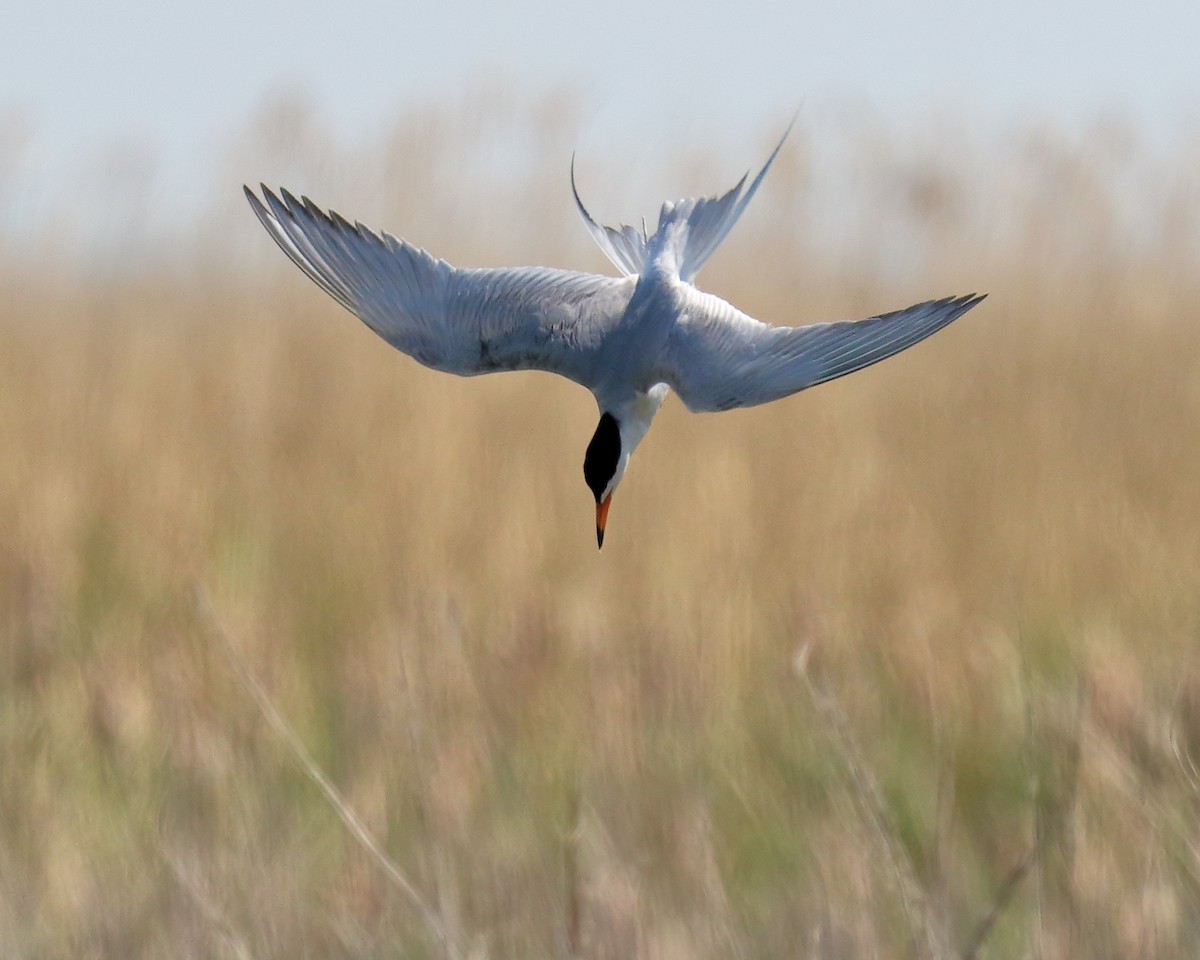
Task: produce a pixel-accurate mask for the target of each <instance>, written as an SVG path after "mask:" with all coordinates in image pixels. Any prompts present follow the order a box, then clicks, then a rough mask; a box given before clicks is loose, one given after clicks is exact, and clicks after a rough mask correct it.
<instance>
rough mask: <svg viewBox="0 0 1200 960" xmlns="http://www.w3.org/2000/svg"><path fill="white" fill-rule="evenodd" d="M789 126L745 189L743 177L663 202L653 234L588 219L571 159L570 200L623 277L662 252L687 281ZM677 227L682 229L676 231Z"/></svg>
mask: <svg viewBox="0 0 1200 960" xmlns="http://www.w3.org/2000/svg"><path fill="white" fill-rule="evenodd" d="M795 122H796V121H795V119H794V118H793V120H792V123H789V124H788V128H787V130H785V131H784V132H783V136H782V137H780V139H779V143H778V144H777V145H776V146H775V149H774V150H772V151H771V155H770V156H769V157H768V158H767V162H766V163H765V164H763V168H762V169H761V170H760V171H759V172H758V176H756V177H755V178H754V180H753V181H752V182H751V183H750V186H749V188H746V189H745V190H744V191H743V188H744V187H745V185H746V177H747V176H749V174H746V175H745V176H743V177H742V179H741V180H739V181H738V182H737V183H736V184H735V185H734V187H733V189H732V190H730V191H729V192H728V193H725V194H723V195H722V196H719V197H702V198H700V199H694V200H693V199H689V200H678V201H676V202H675V203H669V202H668V203H664V204H663V206H662V211H661V212H660V213H659V215H658V227H657V228H656V229H655V232H654V233H653V234H647V233H646V228H645V226H644V225H643V227H642V229H641V230H638V229H637V228H636V227H631V226H629V225H628V224H622V225H621V226H620V228H615V227H605V226H602V225H601V224H599V223H597V222H596V221H595V220H593V219H592V216H591V214H589V213H588V212H587V208H586V207H585V206H584V205H583V201H582V200H580V199H579V191H578V190H577V189H576V187H575V158H574V156H572V157H571V192H572V193H573V194H574V195H575V206H577V207H578V208H579V213H580V215H581V216H582V217H583V222H584V223H586V224H587V228H588V230H589V231H590V232H591V234H592V237H593V238H594V239H595V241H596V243H597V244H599V246H600V249H601V250H603V251H604V253H605V255H606V256H607V257H608V259H609V260H611V261H612V262H613V263H614V264H615V265H616V267H617V269H618V270H620V271H621V273H622V274H623V275H625V276H627V277H628V276H634V275H637V274H640V273H641V272H642V271H643V270H644V269H645V268H646V266H647V265H648V263H649V261H650V259H651V257H653V256H656V255H660V254H661V253H663V252H665V253H667V254H669V255H670V256H669V259H670V261H672V262H674V264H676V268H677V270H678V272H679V276H680V278H681V279H683V280H685V281H689V282H690V281H691V280H692V278H693V277H695V276H696V274H697V273H699V272H700V268H701V267H702V266H704V262H705V261H706V260H707V259H708V258H709V257H711V256H712V255H713V253H714V252H715V251H716V249H717V247H718V246H720V244H721V241H722V240H724V239H725V237H726V235H727V234H728V233H729V231H730V230H732V229H733V225H734V224H735V223H737V222H738V218H739V217H740V216H741V215H742V213H743V212H744V211H745V209H746V207H747V205H748V204H749V203H750V198H751V197H753V196H754V192H755V191H756V190H757V189H758V186H759V184H760V183H762V181H763V177H765V176H766V175H767V171H768V170H769V169H771V164H772V163H773V162H774V160H775V157H776V155H777V154H778V153H779V150H780V148H781V147H782V146H783V142H784V141H785V140H786V139H787V137H788V134H789V133H791V132H792V125H793V124H794V123H795ZM676 224H682V225H683V227H684V229H680V228H679V227H676V226H675V225H676Z"/></svg>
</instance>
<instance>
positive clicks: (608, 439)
mask: <svg viewBox="0 0 1200 960" xmlns="http://www.w3.org/2000/svg"><path fill="white" fill-rule="evenodd" d="M620 459H621V429H620V427H619V426H618V425H617V418H616V417H614V416H613V415H612V414H611V413H602V414H601V415H600V423H599V424H598V425H597V426H596V432H595V433H594V434H592V440H591V443H589V444H588V448H587V453H585V454H584V455H583V478H584V480H586V481H587V485H588V488H589V489H590V490H591V491H592V494H593V495H594V496H595V498H596V502H597V503H599V502H600V498H601V497H603V496H604V488H605V487H607V486H608V483H609V481H610V480H612V478H613V477H614V476H615V475H616V472H617V464H618V463H619V462H620Z"/></svg>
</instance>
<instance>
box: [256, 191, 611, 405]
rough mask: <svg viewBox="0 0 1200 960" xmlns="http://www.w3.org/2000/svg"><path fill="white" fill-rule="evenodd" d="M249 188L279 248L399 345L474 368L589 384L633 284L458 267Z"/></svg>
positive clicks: (459, 369) (307, 205) (454, 369)
mask: <svg viewBox="0 0 1200 960" xmlns="http://www.w3.org/2000/svg"><path fill="white" fill-rule="evenodd" d="M262 191H263V197H262V199H260V198H259V197H258V196H257V195H256V194H255V193H254V192H253V191H251V190H250V189H249V188H246V197H247V199H248V200H249V201H250V205H251V207H252V208H253V209H254V212H255V214H256V215H257V216H258V219H259V221H260V222H261V223H262V225H263V226H264V227H265V228H266V229H267V232H268V233H270V235H271V236H272V238H274V240H275V242H276V243H277V244H278V245H279V246H280V248H281V249H282V250H283V252H284V253H286V254H287V255H288V257H289V258H290V259H291V260H292V262H293V263H295V264H296V266H298V267H299V268H300V269H301V270H302V271H304V273H305V274H306V275H307V276H308V277H309V278H310V279H311V280H312V281H313V282H314V283H316V284H317V286H319V287H320V288H321V289H322V290H324V291H325V292H326V293H328V294H329V295H330V296H331V297H333V299H334V300H336V301H337V302H338V303H340V304H341V305H342V306H344V307H345V308H346V309H347V310H349V311H350V312H351V313H354V314H355V315H356V316H358V317H359V318H360V319H361V320H362V321H363V322H364V323H366V325H367V326H368V327H370V328H371V329H372V330H374V331H375V332H376V333H377V334H379V335H380V336H381V337H383V339H385V340H386V341H388V343H390V344H392V346H394V347H396V348H397V349H399V350H401V351H402V352H404V353H406V354H408V355H409V356H411V357H413V358H414V359H415V360H417V361H419V362H420V363H423V364H424V365H426V366H428V367H433V368H434V369H436V370H444V371H446V372H448V373H456V374H459V375H462V376H472V375H475V374H480V373H490V372H492V371H498V370H546V371H549V372H551V373H557V374H561V375H562V376H565V377H568V378H569V379H571V380H574V381H575V382H577V383H580V384H583V385H584V386H588V387H590V386H591V385H592V384H593V383H594V382H595V379H596V369H595V364H596V357H597V354H598V352H599V348H600V345H601V342H602V341H603V338H604V334H605V332H606V330H607V329H608V327H609V326H610V325H611V324H612V323H614V322H615V321H616V320H618V319H619V318H620V317H621V315H622V314H623V313H624V309H625V306H626V305H627V304H628V302H629V298H630V296H632V293H633V285H634V284H633V281H631V280H618V279H615V278H612V277H602V276H597V275H595V274H587V273H576V272H572V271H567V270H554V269H551V268H548V267H515V268H507V269H487V270H474V269H460V268H457V267H453V266H451V265H450V264H448V263H447V262H446V261H445V260H438V259H435V258H434V257H432V256H430V255H429V254H428V253H426V252H425V251H424V250H421V249H419V248H417V247H414V246H412V245H411V244H408V243H405V242H404V241H403V240H398V239H396V238H395V237H393V236H391V235H390V234H386V233H385V234H383V235H379V234H376V233H375V232H374V231H372V230H370V229H369V228H367V227H365V226H363V225H362V224H361V223H358V224H351V223H350V222H349V221H347V220H346V219H345V218H343V217H342V216H340V215H339V214H337V213H334V212H332V211H331V212H329V213H326V212H325V211H323V210H321V209H320V208H319V207H318V206H316V204H314V203H312V201H310V200H308V199H307V198H303V199H300V200H297V199H296V198H295V197H294V196H292V195H291V194H290V193H288V192H287V191H286V190H283V191H280V193H281V197H277V196H276V195H275V194H274V193H272V192H271V191H270V190H269V189H267V188H266V187H265V186H264V187H263V188H262Z"/></svg>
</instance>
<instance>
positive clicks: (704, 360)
mask: <svg viewBox="0 0 1200 960" xmlns="http://www.w3.org/2000/svg"><path fill="white" fill-rule="evenodd" d="M680 291H681V300H682V303H681V311H680V313H681V316H680V319H679V322H678V323H677V324H676V327H675V329H674V330H673V331H672V334H671V337H670V339H669V340H668V342H667V347H666V349H665V351H664V353H663V358H662V361H661V367H660V369H659V371H658V373H659V375H660V377H661V379H662V380H663V381H664V382H666V383H667V384H669V385H670V386H671V387H672V389H674V390H675V392H676V393H678V394H679V397H680V399H681V400H683V402H684V403H685V404H686V405H687V408H688V409H689V410H692V411H694V412H701V411H713V410H731V409H733V408H734V407H752V406H754V405H755V404H759V403H768V402H769V401H771V400H778V399H779V398H781V397H786V396H789V395H790V394H793V393H796V392H797V391H800V390H803V389H805V388H806V387H813V386H816V385H817V384H818V383H824V382H825V381H826V380H833V379H834V378H836V377H841V376H845V375H846V374H847V373H853V372H854V371H855V370H861V369H862V368H863V367H868V366H870V365H871V364H873V363H878V362H879V361H880V360H884V359H886V358H888V357H890V356H892V354H894V353H899V352H900V351H901V350H904V349H906V348H907V347H911V346H912V345H913V344H914V343H918V342H920V341H921V340H924V339H925V338H926V337H928V336H929V335H930V334H932V333H935V332H937V331H938V330H940V329H941V328H942V327H944V326H946V325H947V324H948V323H951V322H952V321H954V320H955V319H957V318H958V317H960V316H962V315H963V314H964V313H966V312H967V311H968V310H970V309H971V308H972V307H973V306H975V305H976V304H977V303H979V302H980V301H981V300H982V299H983V297H982V296H975V295H974V294H972V295H970V296H966V297H953V298H947V299H945V300H931V301H929V302H928V303H919V304H917V305H916V306H912V307H909V308H908V309H907V310H897V311H895V312H894V313H885V314H883V315H882V316H878V317H870V318H868V319H866V320H855V321H850V320H847V321H843V322H840V323H822V324H816V325H814V326H810V327H772V326H768V325H767V324H764V323H759V321H757V320H755V319H753V318H752V317H748V316H746V314H744V313H742V312H741V311H739V310H737V309H736V308H735V307H733V306H731V305H730V304H728V303H726V302H725V301H724V300H721V299H720V298H719V297H714V296H712V295H710V294H707V293H702V292H700V291H699V290H697V289H695V288H694V287H691V286H685V285H681V286H680Z"/></svg>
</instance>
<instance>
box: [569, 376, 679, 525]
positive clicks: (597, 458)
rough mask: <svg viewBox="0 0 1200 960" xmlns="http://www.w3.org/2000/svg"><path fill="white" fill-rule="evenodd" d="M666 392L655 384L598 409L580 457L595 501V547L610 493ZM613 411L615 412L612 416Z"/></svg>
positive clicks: (604, 517) (663, 385) (662, 385)
mask: <svg viewBox="0 0 1200 960" xmlns="http://www.w3.org/2000/svg"><path fill="white" fill-rule="evenodd" d="M667 393H668V388H667V385H666V384H665V383H658V384H655V385H654V386H652V387H651V388H650V389H649V390H647V391H645V392H638V393H636V394H634V395H633V397H626V398H623V399H621V400H618V401H617V402H615V403H612V404H611V405H610V404H605V403H602V404H601V406H600V423H599V424H597V425H596V432H595V433H594V434H592V440H591V442H590V443H589V444H588V448H587V453H585V454H584V456H583V478H584V479H585V480H586V481H587V485H588V489H589V490H591V491H592V496H593V497H595V498H596V543H597V545H598V546H601V547H602V546H604V528H605V526H606V525H607V523H608V507H609V505H610V504H611V503H612V495H613V491H614V490H616V489H617V485H618V484H619V483H620V482H621V478H622V477H623V476H625V468H626V467H628V466H629V458H630V457H631V456H632V455H633V451H634V450H636V449H637V446H638V444H639V443H641V442H642V438H643V437H645V436H646V431H647V430H649V429H650V422H651V421H652V420H653V419H654V415H655V414H656V413H658V408H659V407H661V406H662V402H663V400H665V399H666V396H667ZM613 411H615V412H613Z"/></svg>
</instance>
